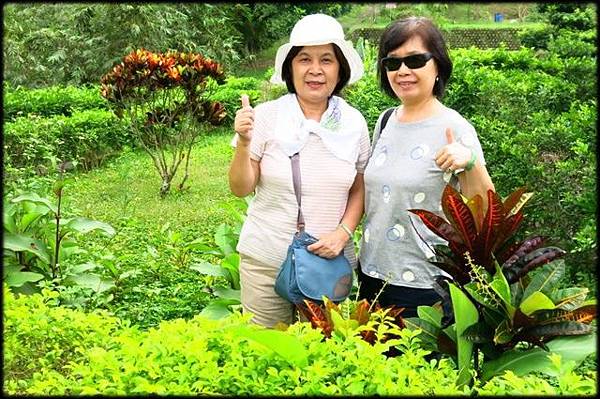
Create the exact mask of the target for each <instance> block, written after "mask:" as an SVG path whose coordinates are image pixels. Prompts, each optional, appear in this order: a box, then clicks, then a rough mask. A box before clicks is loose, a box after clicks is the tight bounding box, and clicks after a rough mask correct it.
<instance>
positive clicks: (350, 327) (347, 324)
mask: <svg viewBox="0 0 600 399" xmlns="http://www.w3.org/2000/svg"><path fill="white" fill-rule="evenodd" d="M330 315H331V321H332V323H333V331H335V332H337V333H339V334H341V335H342V336H343V337H350V336H352V333H353V332H354V331H355V330H356V329H357V328H358V320H354V319H344V318H343V317H342V315H341V314H339V313H338V312H336V311H335V310H332V311H331V312H330Z"/></svg>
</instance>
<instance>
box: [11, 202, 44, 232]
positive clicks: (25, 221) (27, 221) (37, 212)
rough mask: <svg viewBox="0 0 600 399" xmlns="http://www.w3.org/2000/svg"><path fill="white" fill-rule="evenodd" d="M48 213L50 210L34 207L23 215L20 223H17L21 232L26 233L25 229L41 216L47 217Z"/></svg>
mask: <svg viewBox="0 0 600 399" xmlns="http://www.w3.org/2000/svg"><path fill="white" fill-rule="evenodd" d="M48 212H50V210H49V209H48V208H46V207H45V206H36V207H35V208H34V209H33V210H31V211H29V212H27V213H26V214H24V215H23V217H22V218H21V221H20V222H19V227H20V229H21V231H22V232H25V231H27V229H28V228H29V227H30V226H31V225H32V224H33V222H35V221H36V220H38V219H39V218H41V217H42V216H44V215H47V214H48Z"/></svg>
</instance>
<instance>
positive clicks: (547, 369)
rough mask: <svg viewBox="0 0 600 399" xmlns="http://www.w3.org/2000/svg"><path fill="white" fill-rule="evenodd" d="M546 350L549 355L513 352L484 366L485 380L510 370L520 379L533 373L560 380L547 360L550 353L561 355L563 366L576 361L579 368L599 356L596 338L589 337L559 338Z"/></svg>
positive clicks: (536, 352) (515, 350)
mask: <svg viewBox="0 0 600 399" xmlns="http://www.w3.org/2000/svg"><path fill="white" fill-rule="evenodd" d="M546 346H547V347H548V350H549V352H546V351H545V350H543V349H541V348H533V349H528V350H521V349H511V350H509V351H507V352H504V353H503V354H502V355H501V356H500V357H498V358H497V359H494V360H489V361H487V362H484V363H483V365H482V368H481V370H482V378H483V380H489V379H490V378H492V377H493V376H495V375H500V374H502V373H504V371H506V370H511V371H512V372H513V373H515V374H516V375H517V376H523V375H525V374H528V373H530V372H533V371H536V372H541V373H544V374H547V375H550V376H557V374H558V373H557V371H556V369H555V368H554V367H553V365H552V362H551V361H550V359H549V358H548V355H549V353H557V354H559V355H561V357H562V361H563V363H565V362H569V361H574V362H575V363H577V364H579V363H581V362H582V361H583V359H585V358H586V357H587V356H589V355H591V354H592V353H595V352H596V336H595V334H589V335H582V336H575V337H558V338H555V339H553V340H551V341H550V342H548V343H547V344H546Z"/></svg>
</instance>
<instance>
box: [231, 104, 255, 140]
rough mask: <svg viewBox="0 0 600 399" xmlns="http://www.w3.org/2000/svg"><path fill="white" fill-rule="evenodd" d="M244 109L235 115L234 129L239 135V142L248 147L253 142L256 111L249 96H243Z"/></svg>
mask: <svg viewBox="0 0 600 399" xmlns="http://www.w3.org/2000/svg"><path fill="white" fill-rule="evenodd" d="M241 101H242V108H240V109H238V110H237V111H236V113H235V120H234V122H233V128H234V130H235V132H236V133H237V134H238V135H239V137H238V142H239V143H240V144H245V145H248V144H249V143H250V141H251V140H252V129H253V128H254V109H253V108H252V106H250V99H249V98H248V95H247V94H242V96H241Z"/></svg>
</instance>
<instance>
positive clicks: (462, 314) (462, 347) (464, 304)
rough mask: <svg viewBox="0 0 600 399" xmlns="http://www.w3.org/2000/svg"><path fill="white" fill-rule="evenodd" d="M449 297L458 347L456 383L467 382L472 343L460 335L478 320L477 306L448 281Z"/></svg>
mask: <svg viewBox="0 0 600 399" xmlns="http://www.w3.org/2000/svg"><path fill="white" fill-rule="evenodd" d="M448 286H449V287H450V297H451V298H452V309H453V311H454V319H455V326H456V337H457V342H456V344H457V348H458V369H459V371H458V379H457V382H456V383H457V385H459V386H462V385H465V384H468V383H469V381H470V380H471V378H472V375H471V370H472V367H471V358H472V354H473V343H472V342H470V341H468V340H467V339H466V338H464V337H463V336H462V334H463V332H464V331H465V330H466V329H467V328H468V327H469V326H472V325H473V324H475V323H477V321H478V320H479V314H478V313H477V308H475V305H473V303H471V301H470V300H469V298H468V297H467V296H466V295H465V293H464V292H462V291H461V290H460V289H459V288H457V287H456V286H455V285H454V284H452V283H449V284H448Z"/></svg>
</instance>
